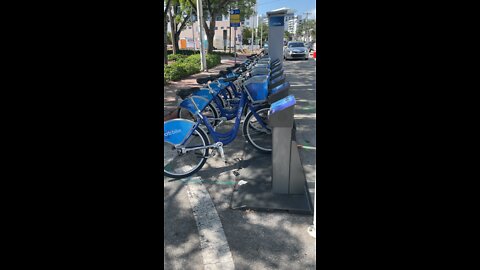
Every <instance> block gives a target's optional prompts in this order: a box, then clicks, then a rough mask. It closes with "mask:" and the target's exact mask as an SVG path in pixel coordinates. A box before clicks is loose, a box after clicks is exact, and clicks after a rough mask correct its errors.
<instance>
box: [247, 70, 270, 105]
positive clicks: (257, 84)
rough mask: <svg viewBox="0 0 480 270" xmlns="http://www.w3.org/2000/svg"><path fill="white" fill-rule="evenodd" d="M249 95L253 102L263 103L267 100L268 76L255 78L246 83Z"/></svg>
mask: <svg viewBox="0 0 480 270" xmlns="http://www.w3.org/2000/svg"><path fill="white" fill-rule="evenodd" d="M244 85H245V88H246V89H247V93H248V95H249V96H250V97H251V98H252V100H253V101H262V100H266V99H267V95H268V76H266V75H262V76H254V77H252V78H250V79H248V80H246V81H245V83H244Z"/></svg>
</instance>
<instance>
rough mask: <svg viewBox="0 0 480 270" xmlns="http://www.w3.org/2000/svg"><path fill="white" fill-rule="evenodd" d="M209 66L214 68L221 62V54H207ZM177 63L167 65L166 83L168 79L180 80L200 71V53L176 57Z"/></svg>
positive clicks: (165, 72) (165, 71) (165, 70)
mask: <svg viewBox="0 0 480 270" xmlns="http://www.w3.org/2000/svg"><path fill="white" fill-rule="evenodd" d="M206 58H207V59H206V60H207V67H208V68H212V67H214V66H217V65H219V64H220V62H221V57H220V55H218V54H216V53H213V54H207V57H206ZM175 59H176V61H175V63H172V64H169V65H167V66H165V69H164V72H163V73H164V78H165V79H164V84H165V83H166V82H168V81H178V80H181V79H183V78H185V77H188V76H189V75H192V74H195V73H199V72H200V67H201V64H200V54H194V55H190V56H188V57H176V58H175Z"/></svg>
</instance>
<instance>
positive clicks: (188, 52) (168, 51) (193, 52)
mask: <svg viewBox="0 0 480 270" xmlns="http://www.w3.org/2000/svg"><path fill="white" fill-rule="evenodd" d="M168 54H173V51H172V50H167V55H168ZM177 54H180V55H192V54H200V52H199V51H194V50H178V51H177Z"/></svg>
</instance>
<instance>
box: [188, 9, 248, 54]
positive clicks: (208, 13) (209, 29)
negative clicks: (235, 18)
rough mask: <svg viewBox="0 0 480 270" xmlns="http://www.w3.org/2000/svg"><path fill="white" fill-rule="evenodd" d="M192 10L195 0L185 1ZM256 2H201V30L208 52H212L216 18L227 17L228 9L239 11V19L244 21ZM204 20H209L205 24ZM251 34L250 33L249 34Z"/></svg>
mask: <svg viewBox="0 0 480 270" xmlns="http://www.w3.org/2000/svg"><path fill="white" fill-rule="evenodd" d="M186 1H188V3H189V4H190V6H191V7H192V8H194V10H195V14H196V10H197V5H196V0H186ZM255 3H256V0H203V4H202V6H203V17H204V20H203V28H204V29H205V34H206V35H207V40H208V52H210V53H211V52H213V38H214V36H215V25H216V20H215V19H216V18H217V16H220V15H228V14H229V10H230V8H232V9H233V8H239V9H240V19H245V18H248V17H250V16H251V15H252V14H253V11H254V10H253V8H254V6H255ZM206 18H209V20H210V21H209V23H208V24H207V20H206ZM250 34H251V33H250Z"/></svg>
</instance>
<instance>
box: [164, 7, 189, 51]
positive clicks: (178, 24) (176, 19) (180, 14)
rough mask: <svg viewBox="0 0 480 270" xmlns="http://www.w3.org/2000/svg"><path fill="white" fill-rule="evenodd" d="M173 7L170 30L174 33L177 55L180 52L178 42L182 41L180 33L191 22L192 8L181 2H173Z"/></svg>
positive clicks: (170, 15)
mask: <svg viewBox="0 0 480 270" xmlns="http://www.w3.org/2000/svg"><path fill="white" fill-rule="evenodd" d="M171 1H172V4H171V5H172V7H171V10H170V11H169V17H170V28H171V31H172V33H173V40H172V41H173V53H174V54H175V53H176V52H177V51H178V50H179V46H178V41H179V39H180V33H181V32H182V31H183V30H184V29H185V27H186V26H187V25H188V22H189V21H190V18H191V17H190V14H191V12H192V7H191V6H190V5H189V4H188V3H187V2H186V1H181V0H171Z"/></svg>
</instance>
